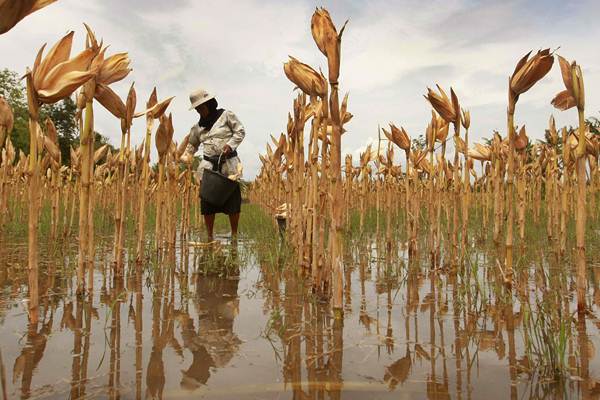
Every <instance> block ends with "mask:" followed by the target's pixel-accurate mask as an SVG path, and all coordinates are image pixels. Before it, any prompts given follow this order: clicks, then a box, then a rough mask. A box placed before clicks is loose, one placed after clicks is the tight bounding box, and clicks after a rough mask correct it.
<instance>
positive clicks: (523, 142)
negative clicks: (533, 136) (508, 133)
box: [515, 126, 529, 151]
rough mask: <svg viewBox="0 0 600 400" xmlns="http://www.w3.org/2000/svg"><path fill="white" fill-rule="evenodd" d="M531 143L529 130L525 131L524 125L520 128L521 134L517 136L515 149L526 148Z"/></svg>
mask: <svg viewBox="0 0 600 400" xmlns="http://www.w3.org/2000/svg"><path fill="white" fill-rule="evenodd" d="M528 144H529V138H528V137H527V132H526V131H525V126H522V127H521V129H520V130H519V134H518V135H517V136H516V137H515V149H516V150H517V151H521V150H524V149H525V148H526V147H527V145H528Z"/></svg>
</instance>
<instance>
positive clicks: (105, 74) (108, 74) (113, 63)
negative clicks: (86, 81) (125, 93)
mask: <svg viewBox="0 0 600 400" xmlns="http://www.w3.org/2000/svg"><path fill="white" fill-rule="evenodd" d="M129 64H130V60H129V55H128V54H127V53H117V54H114V55H112V56H110V57H108V58H106V59H104V60H103V62H102V64H101V65H100V67H99V69H98V73H97V75H96V82H97V83H99V84H104V85H110V84H111V83H115V82H119V81H120V80H123V79H124V78H125V77H126V76H127V75H129V73H130V72H131V71H132V69H131V68H129Z"/></svg>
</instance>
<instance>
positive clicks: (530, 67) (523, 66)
mask: <svg viewBox="0 0 600 400" xmlns="http://www.w3.org/2000/svg"><path fill="white" fill-rule="evenodd" d="M530 54H531V52H529V53H527V54H526V55H525V56H524V57H523V58H521V60H519V62H518V63H517V66H516V67H515V70H514V72H513V74H512V76H511V77H510V92H511V94H512V96H514V99H515V102H516V99H517V98H518V97H519V95H520V94H523V93H525V92H526V91H528V90H529V89H531V87H532V86H533V85H535V84H536V83H537V82H538V81H539V80H540V79H542V78H543V77H544V76H546V74H547V73H548V72H549V71H550V69H551V68H552V64H553V63H554V56H553V54H552V53H551V52H550V49H545V50H540V51H538V52H537V53H536V54H535V55H534V56H533V57H531V58H529V55H530Z"/></svg>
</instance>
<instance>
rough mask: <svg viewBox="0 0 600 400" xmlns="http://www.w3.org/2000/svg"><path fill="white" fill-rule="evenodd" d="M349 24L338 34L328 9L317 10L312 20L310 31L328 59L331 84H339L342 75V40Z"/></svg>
mask: <svg viewBox="0 0 600 400" xmlns="http://www.w3.org/2000/svg"><path fill="white" fill-rule="evenodd" d="M347 23H348V21H346V22H345V23H344V25H343V26H342V29H340V33H339V34H338V33H337V29H336V28H335V25H334V24H333V21H332V20H331V16H330V15H329V12H328V11H327V10H326V9H324V8H317V9H316V10H315V12H314V13H313V16H312V18H311V23H310V30H311V33H312V35H313V38H314V39H315V43H316V44H317V47H318V48H319V50H320V51H321V53H323V55H324V56H325V57H327V64H328V70H329V82H330V83H337V81H338V78H339V75H340V56H341V55H340V53H341V49H340V48H341V40H342V34H343V33H344V29H345V28H346V24H347Z"/></svg>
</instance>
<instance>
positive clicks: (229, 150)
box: [223, 144, 233, 156]
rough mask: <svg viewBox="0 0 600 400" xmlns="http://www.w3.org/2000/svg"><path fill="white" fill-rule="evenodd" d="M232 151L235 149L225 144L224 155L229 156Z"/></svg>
mask: <svg viewBox="0 0 600 400" xmlns="http://www.w3.org/2000/svg"><path fill="white" fill-rule="evenodd" d="M231 152H233V150H232V149H231V146H230V145H228V144H226V145H225V146H223V155H224V156H227V155H229V154H230V153H231Z"/></svg>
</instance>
